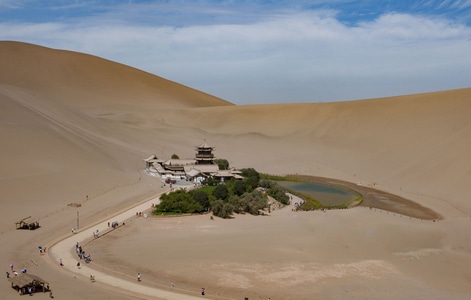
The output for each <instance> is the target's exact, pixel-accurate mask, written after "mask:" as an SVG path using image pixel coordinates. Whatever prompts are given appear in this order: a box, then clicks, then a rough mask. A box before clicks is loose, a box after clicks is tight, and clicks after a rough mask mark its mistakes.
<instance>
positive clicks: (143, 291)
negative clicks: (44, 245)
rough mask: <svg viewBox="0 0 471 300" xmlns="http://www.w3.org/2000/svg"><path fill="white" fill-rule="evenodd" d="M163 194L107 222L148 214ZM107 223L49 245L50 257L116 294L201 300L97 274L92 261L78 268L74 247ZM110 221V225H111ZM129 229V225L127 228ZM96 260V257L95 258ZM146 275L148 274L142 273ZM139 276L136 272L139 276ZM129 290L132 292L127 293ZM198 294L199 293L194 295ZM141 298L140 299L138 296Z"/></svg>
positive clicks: (102, 273)
mask: <svg viewBox="0 0 471 300" xmlns="http://www.w3.org/2000/svg"><path fill="white" fill-rule="evenodd" d="M159 197H160V195H158V196H156V197H154V198H151V199H149V200H147V201H145V202H143V203H141V204H139V205H137V206H135V207H132V208H131V209H128V210H126V211H124V212H121V213H119V214H117V215H116V216H114V217H110V218H108V220H110V221H111V220H112V221H115V220H116V221H119V223H120V224H122V222H123V221H124V222H125V221H126V220H127V219H129V218H132V217H135V216H136V212H145V211H147V210H149V208H151V207H152V204H156V203H158V202H159ZM108 220H106V221H102V222H99V223H97V224H94V225H92V226H89V227H87V228H85V229H83V230H80V231H78V232H76V233H75V234H71V235H70V236H68V237H66V238H64V239H62V240H60V241H58V242H56V243H55V244H53V245H50V246H49V250H48V253H49V258H50V259H51V260H52V261H53V263H56V264H57V265H59V261H60V260H61V259H62V262H63V264H64V265H63V267H62V268H63V269H66V270H67V271H70V272H72V273H73V274H74V276H83V277H85V278H86V279H87V280H88V278H89V277H90V275H94V276H95V279H96V282H97V283H104V284H106V285H109V286H111V287H114V288H116V291H118V292H121V293H123V294H130V295H131V294H132V295H133V296H134V297H138V298H142V299H168V300H195V299H200V300H201V296H200V295H194V296H193V295H188V294H182V293H178V292H173V291H170V290H163V289H157V288H154V287H150V286H146V285H145V283H144V282H143V281H142V282H137V277H136V281H135V282H133V281H129V280H125V279H122V278H118V277H114V276H112V275H110V274H107V273H105V272H101V271H98V270H96V269H93V268H91V266H92V265H93V262H92V263H91V264H86V263H84V262H83V260H82V262H83V263H82V264H81V268H80V269H78V268H77V261H79V259H78V256H77V255H76V254H75V244H76V243H77V242H78V243H79V244H82V242H84V241H87V240H90V239H91V238H93V233H94V232H95V231H96V230H97V229H98V230H99V232H105V231H108V230H109V227H108ZM112 221H111V222H112ZM124 226H126V225H124ZM92 259H93V256H92ZM143 275H144V276H145V274H143ZM136 276H137V273H136ZM126 291H129V292H130V293H127V292H126ZM195 294H197V293H195ZM138 295H141V296H138ZM205 298H207V299H211V298H210V296H209V298H208V295H206V296H205Z"/></svg>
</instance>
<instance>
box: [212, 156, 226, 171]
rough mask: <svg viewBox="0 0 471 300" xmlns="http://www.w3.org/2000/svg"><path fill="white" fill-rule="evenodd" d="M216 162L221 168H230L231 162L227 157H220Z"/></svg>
mask: <svg viewBox="0 0 471 300" xmlns="http://www.w3.org/2000/svg"><path fill="white" fill-rule="evenodd" d="M214 162H215V163H216V164H217V165H218V167H219V170H228V169H229V162H228V161H227V159H224V158H218V159H215V160H214Z"/></svg>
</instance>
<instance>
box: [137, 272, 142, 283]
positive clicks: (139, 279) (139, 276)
mask: <svg viewBox="0 0 471 300" xmlns="http://www.w3.org/2000/svg"><path fill="white" fill-rule="evenodd" d="M137 281H141V273H137Z"/></svg>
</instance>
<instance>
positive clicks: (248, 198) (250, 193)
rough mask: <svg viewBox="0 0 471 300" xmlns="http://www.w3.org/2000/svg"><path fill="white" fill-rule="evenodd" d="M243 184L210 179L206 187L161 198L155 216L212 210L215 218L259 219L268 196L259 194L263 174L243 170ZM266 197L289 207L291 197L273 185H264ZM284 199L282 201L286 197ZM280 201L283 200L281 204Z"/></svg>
mask: <svg viewBox="0 0 471 300" xmlns="http://www.w3.org/2000/svg"><path fill="white" fill-rule="evenodd" d="M241 171H242V175H243V177H244V179H243V180H235V179H232V180H230V181H227V182H225V183H220V182H219V181H217V180H215V179H213V178H208V179H207V180H206V181H205V182H204V183H203V185H204V186H203V187H201V188H199V189H196V190H191V191H188V192H186V191H183V190H178V191H175V192H171V193H169V194H165V195H162V196H161V197H160V201H161V202H160V204H158V205H156V207H155V211H154V213H156V214H161V213H166V214H182V213H199V212H203V211H208V210H211V211H212V213H213V215H215V216H217V217H221V218H229V217H231V216H232V214H233V213H249V214H253V215H257V214H258V213H259V211H260V210H263V209H264V208H266V207H267V206H268V200H267V196H266V195H265V194H264V193H262V192H260V191H258V190H257V187H258V186H259V184H260V174H259V173H258V172H257V171H256V170H255V169H252V168H249V169H242V170H241ZM262 185H263V186H264V187H265V188H266V190H267V194H268V195H270V196H272V197H273V198H275V199H277V200H278V201H281V202H282V203H285V204H287V203H288V202H289V197H288V196H286V195H285V194H283V193H285V191H284V189H282V188H281V187H280V186H278V185H277V184H276V183H274V182H269V181H267V182H265V181H263V183H262ZM282 194H283V195H284V197H283V195H282ZM279 199H280V200H279Z"/></svg>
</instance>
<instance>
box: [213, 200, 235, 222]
mask: <svg viewBox="0 0 471 300" xmlns="http://www.w3.org/2000/svg"><path fill="white" fill-rule="evenodd" d="M211 210H212V211H213V215H215V216H216V217H220V218H224V219H227V218H229V217H230V216H231V215H232V212H233V210H234V208H233V207H232V205H231V204H230V203H224V202H223V201H222V200H215V201H213V202H211Z"/></svg>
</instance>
